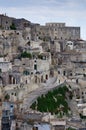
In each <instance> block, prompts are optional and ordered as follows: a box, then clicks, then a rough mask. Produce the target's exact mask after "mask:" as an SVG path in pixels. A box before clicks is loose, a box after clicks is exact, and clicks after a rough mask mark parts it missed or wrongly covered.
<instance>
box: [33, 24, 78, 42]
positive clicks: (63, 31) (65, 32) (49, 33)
mask: <svg viewBox="0 0 86 130" xmlns="http://www.w3.org/2000/svg"><path fill="white" fill-rule="evenodd" d="M32 32H33V34H32V37H33V39H35V40H37V39H38V38H39V39H43V40H44V41H46V40H50V39H52V40H56V39H57V40H62V39H63V40H76V39H80V27H68V26H66V25H65V23H46V25H45V26H41V25H39V24H36V25H34V27H33V28H32Z"/></svg>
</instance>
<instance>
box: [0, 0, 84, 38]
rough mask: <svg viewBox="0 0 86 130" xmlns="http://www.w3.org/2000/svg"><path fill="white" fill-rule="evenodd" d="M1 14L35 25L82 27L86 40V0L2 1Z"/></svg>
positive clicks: (82, 35) (0, 2)
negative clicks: (50, 23) (49, 24)
mask: <svg viewBox="0 0 86 130" xmlns="http://www.w3.org/2000/svg"><path fill="white" fill-rule="evenodd" d="M0 13H1V14H5V13H6V14H7V15H8V16H12V17H16V18H26V19H28V20H29V21H31V22H33V23H40V24H41V25H44V24H45V23H46V22H65V23H66V25H67V26H80V27H81V38H83V39H85V40H86V0H0Z"/></svg>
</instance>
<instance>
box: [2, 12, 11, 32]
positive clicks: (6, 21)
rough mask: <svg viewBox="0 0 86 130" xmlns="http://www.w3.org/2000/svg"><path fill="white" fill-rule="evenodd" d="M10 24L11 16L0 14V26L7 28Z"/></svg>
mask: <svg viewBox="0 0 86 130" xmlns="http://www.w3.org/2000/svg"><path fill="white" fill-rule="evenodd" d="M11 24H12V18H10V17H8V16H6V14H5V15H4V14H1V15H0V28H1V29H4V30H9V29H10V26H11Z"/></svg>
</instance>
